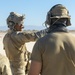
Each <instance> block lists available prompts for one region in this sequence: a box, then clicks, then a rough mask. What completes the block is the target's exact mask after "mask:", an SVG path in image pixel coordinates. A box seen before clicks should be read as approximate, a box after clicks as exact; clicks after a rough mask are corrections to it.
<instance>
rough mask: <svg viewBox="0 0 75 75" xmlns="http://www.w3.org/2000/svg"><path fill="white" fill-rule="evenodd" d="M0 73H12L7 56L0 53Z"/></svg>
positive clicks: (1, 74)
mask: <svg viewBox="0 0 75 75" xmlns="http://www.w3.org/2000/svg"><path fill="white" fill-rule="evenodd" d="M0 75H12V72H11V68H10V63H9V60H8V58H7V57H5V56H3V55H1V54H0Z"/></svg>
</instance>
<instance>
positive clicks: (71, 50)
mask: <svg viewBox="0 0 75 75" xmlns="http://www.w3.org/2000/svg"><path fill="white" fill-rule="evenodd" d="M68 14H69V13H68V11H67V9H66V8H65V7H64V6H63V5H61V4H57V5H55V6H54V7H53V8H52V9H51V10H50V11H49V12H48V14H47V19H46V24H48V25H49V27H50V29H49V33H48V34H47V35H46V36H44V37H42V38H40V39H39V40H38V41H37V42H36V43H35V45H34V48H33V51H32V55H31V60H32V62H33V61H36V62H39V63H41V65H42V66H41V72H40V73H41V75H75V35H74V34H72V33H70V32H69V31H68V30H67V29H66V26H69V25H70V16H69V15H68ZM61 18H62V19H61ZM65 18H66V19H65ZM52 19H53V20H56V21H55V22H54V23H51V22H52ZM58 19H59V20H58ZM57 20H58V21H57ZM61 20H63V21H61ZM35 64H36V63H35ZM33 66H34V65H33ZM33 66H32V67H33ZM35 66H36V65H35ZM32 67H31V69H32V70H31V71H33V68H32ZM31 71H30V73H31V74H30V73H29V75H32V74H33V73H34V72H35V70H34V72H31ZM36 72H37V71H36ZM36 74H38V73H36Z"/></svg>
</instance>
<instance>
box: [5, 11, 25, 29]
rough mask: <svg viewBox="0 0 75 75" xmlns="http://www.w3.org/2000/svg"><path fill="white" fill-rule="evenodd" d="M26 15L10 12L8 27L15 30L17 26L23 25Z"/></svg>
mask: <svg viewBox="0 0 75 75" xmlns="http://www.w3.org/2000/svg"><path fill="white" fill-rule="evenodd" d="M23 20H24V15H21V14H18V13H16V12H10V15H9V16H8V17H7V20H6V21H7V25H8V27H9V28H13V27H14V26H15V24H18V25H19V24H23Z"/></svg>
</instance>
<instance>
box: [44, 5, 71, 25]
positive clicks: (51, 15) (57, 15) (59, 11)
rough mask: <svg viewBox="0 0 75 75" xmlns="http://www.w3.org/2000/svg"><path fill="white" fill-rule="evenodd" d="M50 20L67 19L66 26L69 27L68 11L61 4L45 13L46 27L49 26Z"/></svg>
mask: <svg viewBox="0 0 75 75" xmlns="http://www.w3.org/2000/svg"><path fill="white" fill-rule="evenodd" d="M52 19H68V20H67V23H66V25H67V26H69V25H71V23H70V16H69V11H68V10H67V9H66V7H65V6H63V5H62V4H57V5H54V6H53V7H52V8H51V9H50V10H49V11H48V13H47V17H46V21H45V24H46V25H49V26H50V25H51V20H52Z"/></svg>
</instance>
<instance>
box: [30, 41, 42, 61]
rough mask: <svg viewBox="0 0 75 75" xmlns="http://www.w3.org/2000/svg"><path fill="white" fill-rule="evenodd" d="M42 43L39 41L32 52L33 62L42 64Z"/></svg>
mask: <svg viewBox="0 0 75 75" xmlns="http://www.w3.org/2000/svg"><path fill="white" fill-rule="evenodd" d="M41 45H42V44H41V43H40V41H39V40H38V41H37V42H36V43H35V45H34V47H33V50H32V54H31V60H35V61H39V62H42V53H43V51H42V47H41Z"/></svg>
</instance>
